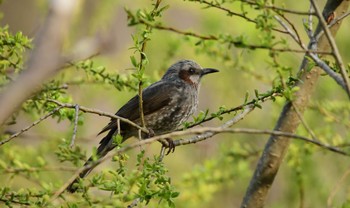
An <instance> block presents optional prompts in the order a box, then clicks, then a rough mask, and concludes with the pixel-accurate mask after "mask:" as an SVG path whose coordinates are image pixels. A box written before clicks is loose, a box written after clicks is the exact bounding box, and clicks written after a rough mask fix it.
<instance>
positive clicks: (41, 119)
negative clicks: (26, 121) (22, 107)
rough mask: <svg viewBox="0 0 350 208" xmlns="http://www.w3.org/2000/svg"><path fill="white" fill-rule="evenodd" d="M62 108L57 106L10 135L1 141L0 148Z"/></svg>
mask: <svg viewBox="0 0 350 208" xmlns="http://www.w3.org/2000/svg"><path fill="white" fill-rule="evenodd" d="M61 108H62V106H58V107H57V108H55V109H53V110H52V111H51V112H49V113H48V114H46V115H44V116H42V117H41V118H39V120H37V121H35V122H34V123H32V124H31V125H29V126H27V127H25V128H24V129H21V130H20V131H19V132H17V133H15V134H12V135H11V136H10V137H9V138H8V139H5V140H3V141H0V146H1V145H3V144H6V143H7V142H9V141H11V140H12V139H14V138H16V137H18V136H19V135H21V134H23V133H24V132H26V131H28V130H29V129H31V128H32V127H34V126H36V125H38V124H39V123H40V122H42V121H43V120H45V119H47V118H48V117H50V116H51V115H52V114H54V113H56V112H57V111H59V110H60V109H61Z"/></svg>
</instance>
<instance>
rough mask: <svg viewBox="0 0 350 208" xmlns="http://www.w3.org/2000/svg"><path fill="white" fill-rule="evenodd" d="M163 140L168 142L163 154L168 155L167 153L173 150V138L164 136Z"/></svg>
mask: <svg viewBox="0 0 350 208" xmlns="http://www.w3.org/2000/svg"><path fill="white" fill-rule="evenodd" d="M165 140H166V141H167V142H168V145H167V147H166V148H168V152H167V153H166V154H165V155H168V154H170V152H172V153H173V152H174V151H175V147H176V145H175V143H174V140H172V139H171V138H166V139H165Z"/></svg>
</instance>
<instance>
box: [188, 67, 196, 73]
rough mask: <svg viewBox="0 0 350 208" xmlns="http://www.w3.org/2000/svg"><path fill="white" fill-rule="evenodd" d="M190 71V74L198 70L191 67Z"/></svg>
mask: <svg viewBox="0 0 350 208" xmlns="http://www.w3.org/2000/svg"><path fill="white" fill-rule="evenodd" d="M188 72H190V74H194V73H195V72H196V70H195V69H194V68H190V69H189V70H188Z"/></svg>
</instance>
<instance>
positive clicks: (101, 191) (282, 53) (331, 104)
mask: <svg viewBox="0 0 350 208" xmlns="http://www.w3.org/2000/svg"><path fill="white" fill-rule="evenodd" d="M111 2H112V1H109V2H108V1H102V2H96V3H94V4H96V5H95V6H96V7H98V8H105V9H107V8H108V7H110V5H111V4H113V5H114V4H116V3H115V2H114V1H113V2H114V3H111ZM294 3H295V2H292V1H287V2H286V3H283V4H280V3H277V2H275V1H273V0H272V1H265V0H261V1H260V0H259V1H240V0H221V1H206V0H189V1H183V2H181V3H174V2H163V1H161V0H154V1H152V2H145V1H142V2H137V1H136V2H131V1H130V2H128V3H125V4H127V5H122V6H123V7H125V9H124V11H123V12H124V13H123V14H125V15H126V16H127V22H125V23H123V24H128V26H129V27H130V28H132V30H133V31H132V34H131V35H130V37H129V36H128V37H129V41H125V42H126V43H123V44H125V45H127V48H128V50H127V49H125V50H124V49H123V50H122V52H121V53H116V54H113V55H110V56H111V57H112V58H110V59H112V61H110V62H111V63H110V62H109V61H107V59H108V58H107V57H108V54H107V55H105V54H101V55H99V56H94V57H90V58H89V59H86V60H78V61H77V62H75V63H67V64H66V66H65V67H64V70H62V72H60V73H59V75H57V76H56V77H54V78H53V79H52V80H50V81H48V82H47V83H43V84H42V86H41V88H40V89H39V90H38V91H37V92H36V93H35V94H33V96H32V97H30V98H29V99H28V100H27V101H26V102H24V103H23V105H22V106H21V109H20V110H19V111H18V112H17V113H16V114H14V115H13V116H12V119H10V120H9V121H8V122H7V125H6V126H5V127H4V134H3V135H0V144H1V142H3V141H5V140H7V139H9V138H10V137H11V136H13V135H14V134H15V133H16V132H18V131H20V130H21V129H23V128H24V127H23V125H24V124H25V125H24V126H27V125H28V124H31V123H35V121H38V120H39V122H38V123H36V124H35V125H33V126H32V127H30V128H29V131H24V132H21V134H19V136H16V137H15V138H14V139H13V140H12V141H10V142H8V143H6V144H2V145H0V149H1V151H0V175H1V177H0V182H1V183H2V184H4V185H3V186H2V187H0V206H1V204H3V205H5V206H8V207H16V206H33V207H53V206H62V207H72V208H73V207H84V206H86V207H87V206H92V207H95V206H106V207H108V206H110V207H126V206H128V205H129V206H133V205H137V206H147V207H213V204H215V206H229V205H228V204H227V201H230V202H232V204H233V205H232V206H236V204H237V203H240V200H241V199H240V198H239V199H237V197H234V196H236V195H237V196H239V197H240V196H242V195H243V192H244V191H245V188H246V185H247V184H248V182H249V181H248V180H249V177H250V175H251V173H252V170H253V169H254V167H255V164H256V159H257V156H258V155H259V154H260V152H261V149H262V148H263V145H264V142H265V140H262V139H261V137H262V136H253V135H234V136H232V135H223V134H220V136H217V137H218V138H213V139H212V140H210V141H207V142H208V143H203V144H202V143H201V144H195V145H192V146H190V147H189V148H192V149H190V150H186V149H185V148H184V149H185V150H183V149H181V148H182V147H177V149H179V150H177V151H176V152H175V154H172V155H169V156H167V157H166V158H165V159H164V160H165V161H164V162H163V161H162V160H161V159H160V158H159V157H158V156H155V155H158V147H157V149H156V151H155V152H153V149H151V148H146V149H145V150H141V151H139V149H137V148H136V150H137V153H136V154H135V155H136V156H133V155H132V154H129V152H123V153H118V154H114V156H113V158H112V161H110V164H109V166H108V168H104V169H103V170H102V171H96V172H93V173H92V174H91V176H89V177H88V178H86V179H84V180H80V181H79V183H78V188H79V193H75V194H70V193H66V192H63V193H61V194H60V196H59V198H57V199H55V198H54V196H55V194H56V193H57V191H58V190H59V189H60V187H62V186H63V185H64V184H65V183H66V181H67V179H69V178H70V177H71V176H72V174H73V173H74V172H75V171H77V169H78V168H79V167H81V165H82V164H83V162H84V161H85V160H86V158H88V155H89V154H88V152H92V155H94V153H95V152H96V147H94V146H95V145H97V144H96V143H97V142H95V140H96V139H95V134H96V133H97V132H98V130H96V129H97V128H100V121H99V120H98V119H97V117H96V116H91V117H90V115H87V113H86V112H83V111H81V110H80V111H77V109H73V108H67V107H61V108H60V109H57V107H58V105H57V103H56V104H55V103H54V102H53V101H58V102H61V103H69V104H74V105H75V104H79V105H80V104H81V105H87V106H99V108H101V109H111V108H112V107H111V106H110V103H109V102H113V106H114V105H115V102H117V103H118V105H122V104H123V103H124V102H125V101H127V99H128V98H129V95H130V96H131V94H129V93H130V92H131V93H132V95H134V94H135V93H139V94H140V92H142V88H143V87H145V86H147V85H148V84H150V82H151V80H155V79H158V78H159V75H160V74H162V72H163V71H164V70H165V69H166V68H164V69H161V67H168V66H169V65H170V64H171V62H172V61H174V60H177V59H180V58H187V57H196V59H197V58H198V60H199V61H198V62H200V63H203V66H204V64H205V65H213V66H218V68H219V69H220V73H221V74H223V75H220V77H219V78H218V79H217V80H215V79H214V80H213V81H211V82H210V81H208V85H210V87H208V88H204V89H203V90H206V91H204V92H203V91H202V95H204V97H203V99H202V100H203V102H202V100H201V104H202V103H205V101H207V103H209V102H210V110H209V109H208V108H207V107H203V108H202V110H201V111H199V112H198V113H197V114H196V116H194V117H193V119H192V120H191V121H188V122H185V123H184V124H183V129H188V128H193V127H195V126H198V125H207V122H209V121H211V122H210V125H216V126H220V125H221V124H222V123H223V122H225V121H226V120H228V119H230V118H232V117H234V116H235V115H237V114H239V113H240V111H241V110H242V109H243V108H244V107H245V106H247V105H254V106H255V107H256V108H255V110H254V115H252V116H251V117H247V118H245V119H244V121H243V122H242V123H243V124H242V125H244V126H249V127H254V128H259V129H264V128H266V129H271V128H272V126H273V123H274V122H275V121H276V119H277V118H276V116H275V115H276V114H277V112H279V111H280V110H281V106H282V105H283V103H285V102H286V101H287V100H288V101H293V100H295V92H297V91H298V90H299V88H298V87H295V84H296V83H298V82H300V73H299V71H298V67H299V65H300V63H301V61H302V58H301V57H302V55H303V53H302V55H300V56H299V55H298V53H300V50H301V49H299V48H300V45H299V43H297V42H295V40H294V39H293V38H292V37H290V35H289V34H288V32H286V31H285V30H283V29H284V28H283V26H281V25H280V23H279V21H277V19H276V16H277V17H280V18H281V19H282V20H283V21H285V22H286V23H288V25H289V26H290V27H292V26H295V28H294V29H295V31H294V33H295V34H296V35H297V36H300V41H303V42H304V43H305V44H306V43H307V42H308V38H307V37H306V35H303V34H304V33H303V31H302V30H300V28H302V27H303V25H307V26H308V27H309V26H310V25H308V24H305V23H302V22H301V21H299V19H300V18H298V16H292V15H297V14H294V13H293V12H291V11H294V10H292V9H290V10H289V6H290V5H291V4H294ZM82 4H88V3H82ZM118 4H119V3H118ZM120 4H122V3H120ZM90 6H91V5H90ZM301 6H303V7H304V8H306V9H305V11H306V10H307V9H308V5H307V4H305V2H304V3H303V5H301ZM286 8H288V9H286ZM291 8H292V7H291ZM109 9H110V8H109ZM120 10H122V9H120ZM99 11H100V12H99V13H98V14H96V16H97V17H96V19H97V20H98V19H99V18H101V17H102V16H105V15H106V14H103V13H104V11H103V9H100V10H99ZM84 12H86V11H85V10H84ZM178 13H181V15H177V14H178ZM84 14H85V15H86V16H89V14H88V13H82V14H77V16H79V15H81V16H82V17H83V15H84ZM87 14H88V15H87ZM174 14H176V15H174ZM186 15H188V16H186ZM180 16H184V19H181V20H177V18H180ZM82 17H80V18H79V17H76V20H74V21H76V22H77V23H76V24H78V25H79V23H80V21H81V22H83V19H84V18H82ZM178 21H179V22H181V25H178V24H177V23H178ZM192 21H193V22H192ZM99 24H102V23H100V22H98V23H94V26H93V27H96V25H99ZM87 25H88V24H87ZM173 25H175V26H173ZM91 27H92V26H91ZM299 27H300V28H299ZM189 28H190V29H189ZM292 28H293V27H292ZM90 29H91V28H86V30H90ZM118 29H119V28H118ZM309 29H312V28H309ZM347 29H348V28H347ZM72 30H73V31H72V33H74V35H73V36H75V35H77V34H78V33H79V30H80V28H74V29H72ZM95 30H99V29H96V28H95ZM82 31H84V29H82ZM99 32H100V31H99ZM122 32H123V31H121V30H120V34H119V33H118V34H117V35H120V36H122V35H121V34H123V33H122ZM75 33H77V34H75ZM71 38H72V37H71ZM72 39H73V38H72ZM69 41H73V40H71V39H69V40H68V41H67V42H69ZM347 41H348V40H347ZM67 45H69V44H67ZM120 45H122V43H121V44H120ZM344 45H348V42H346V43H345V44H344ZM32 47H33V45H32V41H31V38H29V37H27V36H26V35H24V34H23V33H22V32H16V33H12V32H10V30H9V26H4V27H0V89H1V90H3V89H5V87H6V86H7V85H8V84H9V83H11V81H12V80H14V79H16V77H17V76H18V75H19V74H20V73H21V72H23V70H24V68H25V64H24V63H25V60H26V59H27V58H28V57H27V56H26V54H29V53H30V51H31V49H32ZM301 52H304V51H302V50H301ZM346 56H347V54H344V57H345V58H349V57H346ZM345 58H344V59H345ZM116 60H117V61H116ZM121 60H126V61H127V62H128V64H127V66H125V64H123V63H119V62H122V61H121ZM43 61H45V60H43ZM309 61H310V62H311V63H312V64H311V65H309V66H312V67H313V66H315V65H316V63H314V62H313V61H312V60H311V59H309ZM324 61H325V63H326V64H327V65H329V66H330V67H331V68H332V69H333V70H334V71H335V72H336V73H339V67H338V66H337V64H335V62H334V61H333V60H332V59H328V58H327V59H326V58H324ZM110 64H112V65H113V67H110ZM124 68H127V69H131V70H130V71H131V73H128V72H130V71H126V72H127V73H123V72H122V69H124ZM306 70H311V68H309V69H306ZM161 71H162V72H161ZM218 74H219V73H218ZM315 84H316V83H315ZM205 85H207V84H205ZM106 89H108V90H106ZM106 91H108V92H106ZM116 91H117V92H116ZM340 91H341V90H340V89H339V88H337V86H336V85H334V83H333V80H330V78H329V77H328V76H323V79H322V80H321V81H320V84H319V87H318V90H317V92H316V93H315V96H314V99H313V102H312V103H311V104H310V106H308V111H307V112H306V115H305V116H302V118H301V119H303V122H302V123H303V125H302V126H301V127H300V128H299V129H298V131H297V134H298V135H302V136H308V137H314V136H315V138H313V139H318V140H319V141H320V142H322V143H324V144H328V145H332V146H336V147H338V148H341V149H342V150H344V151H349V141H348V139H347V138H349V135H350V134H349V131H348V129H349V128H350V123H349V116H350V107H349V104H348V100H345V99H344V95H343V94H342V93H340ZM338 92H339V93H338ZM214 98H215V99H214ZM344 100H345V101H344ZM114 101H115V102H114ZM114 108H115V106H114V107H113V110H114ZM212 109H216V110H212ZM50 113H52V115H51V116H49V118H53V119H46V118H45V119H43V120H40V118H43V117H45V115H48V114H50ZM104 122H105V121H104ZM101 125H102V124H101ZM208 125H209V124H208ZM77 127H79V128H77ZM95 127H96V128H95ZM74 128H77V129H78V130H77V132H75V130H72V129H74ZM183 129H180V130H183ZM310 129H311V131H310ZM91 135H93V136H91ZM73 136H78V137H77V141H76V144H74V145H72V137H73ZM219 137H220V138H219ZM258 138H259V139H258ZM122 139H123V138H121V136H120V135H116V136H115V137H114V142H115V143H116V144H118V148H117V149H118V150H120V149H122V148H123V147H125V146H123V145H127V144H120V143H121V141H122ZM92 146H93V147H92ZM152 147H153V146H152ZM150 149H151V150H150ZM182 151H184V152H182ZM186 151H187V152H186ZM346 159H347V158H346ZM286 160H287V165H286V167H284V169H283V170H282V173H280V174H282V175H281V176H280V177H281V179H280V180H281V181H280V182H279V187H278V188H276V189H278V190H277V191H274V193H273V194H275V195H276V198H278V199H275V198H274V199H272V200H271V201H272V202H269V204H268V205H271V206H272V207H280V206H279V204H289V205H290V206H297V205H298V204H299V206H300V207H302V205H305V207H307V205H309V204H312V206H324V204H325V203H326V201H327V198H328V197H329V196H328V195H329V194H330V193H329V191H325V190H335V189H333V187H334V186H333V185H334V184H335V183H337V182H338V179H339V180H340V178H341V177H342V174H344V172H345V173H346V171H347V170H346V165H345V164H347V161H346V160H345V161H344V160H343V159H342V158H339V156H337V155H331V154H330V153H329V152H327V151H320V149H319V148H318V147H316V146H312V145H311V144H305V143H304V142H293V144H292V145H291V147H290V150H289V153H288V157H287V159H286ZM327 165H330V167H332V168H327V170H325V168H324V167H326V166H327ZM331 169H334V171H333V170H331ZM325 171H329V172H330V175H329V176H327V177H325V176H324V175H323V173H324V172H325ZM243 183H244V184H243ZM314 187H320V188H319V189H318V190H315V189H314ZM341 190H342V191H343V193H341V194H338V195H336V199H337V200H333V204H335V205H336V206H338V207H347V206H349V200H350V198H349V193H348V190H346V188H344V187H342V189H341ZM335 192H336V191H335ZM335 192H334V193H335ZM339 192H341V191H339Z"/></svg>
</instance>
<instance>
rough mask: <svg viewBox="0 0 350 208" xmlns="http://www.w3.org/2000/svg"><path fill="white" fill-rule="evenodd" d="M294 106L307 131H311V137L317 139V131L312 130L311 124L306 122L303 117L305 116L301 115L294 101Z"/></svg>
mask: <svg viewBox="0 0 350 208" xmlns="http://www.w3.org/2000/svg"><path fill="white" fill-rule="evenodd" d="M292 106H293V108H294V110H295V112H296V113H297V115H298V117H299V119H300V121H301V123H302V124H303V126H304V128H305V129H306V131H307V132H309V134H310V135H311V137H312V138H313V139H314V140H315V139H317V137H316V135H315V133H314V132H313V131H312V129H311V128H310V127H309V125H308V124H307V123H306V121H305V120H304V119H303V116H302V115H301V113H300V111H299V110H298V108H297V107H296V106H295V104H294V103H293V102H292Z"/></svg>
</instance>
